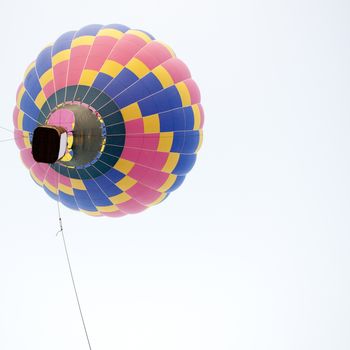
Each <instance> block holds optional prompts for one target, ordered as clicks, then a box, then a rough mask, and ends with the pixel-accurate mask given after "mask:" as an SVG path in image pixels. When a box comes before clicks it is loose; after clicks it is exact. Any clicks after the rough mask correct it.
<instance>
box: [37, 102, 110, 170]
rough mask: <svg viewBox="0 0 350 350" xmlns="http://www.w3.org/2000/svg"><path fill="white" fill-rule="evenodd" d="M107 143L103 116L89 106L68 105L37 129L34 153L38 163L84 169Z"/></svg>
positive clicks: (57, 110)
mask: <svg viewBox="0 0 350 350" xmlns="http://www.w3.org/2000/svg"><path fill="white" fill-rule="evenodd" d="M105 144H106V128H105V125H104V122H103V119H102V118H101V116H100V115H99V114H98V113H97V112H96V111H94V110H92V109H90V108H88V106H86V105H82V104H76V103H66V104H64V105H61V106H59V107H58V108H57V109H55V110H54V111H53V112H52V113H51V115H50V116H49V117H48V119H47V121H46V124H45V125H42V126H39V127H37V128H36V129H35V130H34V133H33V140H32V154H33V158H34V160H35V161H36V162H38V163H47V164H54V163H57V162H59V164H60V165H62V166H66V167H70V168H84V167H86V166H89V165H90V164H93V163H94V162H96V160H97V159H98V158H99V157H100V156H101V153H102V151H103V149H104V146H105Z"/></svg>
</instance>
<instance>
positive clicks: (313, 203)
mask: <svg viewBox="0 0 350 350" xmlns="http://www.w3.org/2000/svg"><path fill="white" fill-rule="evenodd" d="M0 13H1V22H0V29H1V33H2V36H1V51H0V52H1V56H0V62H1V67H2V74H1V84H0V96H1V97H0V106H1V115H0V125H1V126H5V127H12V109H13V107H14V104H15V94H16V90H17V86H18V84H19V83H20V81H21V78H22V76H23V73H24V70H25V69H26V67H27V65H28V64H29V63H30V62H31V61H32V60H33V59H35V57H36V55H37V53H38V52H39V51H40V50H41V49H42V48H43V47H44V46H46V44H47V43H50V42H53V41H54V40H55V39H56V38H57V37H58V36H59V35H60V34H61V33H63V32H65V31H68V30H72V29H79V28H80V27H82V26H84V25H86V24H91V23H101V24H109V23H122V24H126V25H128V26H130V27H133V28H140V29H144V30H146V31H148V32H150V33H152V34H153V35H154V36H155V37H156V38H158V39H160V40H162V41H164V42H166V43H168V44H169V45H170V46H172V47H173V49H174V50H175V52H176V53H177V55H178V56H179V57H180V58H181V59H183V60H184V61H185V62H186V63H187V64H188V66H189V67H190V69H191V72H192V75H193V77H194V79H195V80H196V81H197V83H198V85H199V87H200V89H201V92H202V101H203V106H204V109H205V112H206V123H205V134H204V137H205V138H204V144H203V148H202V150H201V151H200V154H199V157H198V162H197V163H196V165H195V167H194V169H193V170H192V172H191V173H190V174H189V176H188V177H187V179H186V181H185V183H184V184H183V186H182V187H181V188H180V189H179V190H178V191H176V192H175V193H173V194H172V195H171V196H170V197H169V198H168V199H167V200H166V201H165V202H163V203H162V204H161V205H159V206H156V207H153V208H151V209H149V210H148V211H145V212H143V213H141V214H138V215H132V216H127V217H124V218H121V219H110V218H90V217H87V216H86V215H84V214H81V213H77V212H72V211H70V210H68V209H66V208H64V209H63V213H62V215H63V220H64V225H65V231H66V237H67V241H68V245H69V248H70V252H71V257H72V264H73V269H74V271H75V273H76V280H77V286H78V289H79V291H80V295H81V302H82V307H83V310H84V312H85V317H86V323H87V327H88V331H89V333H90V338H91V344H92V347H93V349H94V350H102V349H103V350H116V349H118V350H140V349H142V350H147V349H152V350H180V349H181V350H216V349H220V350H233V349H234V350H257V349H258V350H265V349H266V350H281V349H283V350H310V349H317V350H326V349H327V350H328V349H330V350H331V349H332V350H334V349H336V350H348V349H349V348H350V332H349V329H350V298H349V295H350V255H349V248H350V232H349V229H350V217H349V211H350V199H349V198H350V164H349V149H350V140H349V133H350V118H349V110H350V109H349V107H350V106H349V93H350V83H349V82H350V66H349V62H350V44H349V37H350V25H349V16H350V5H349V2H348V1H345V0H344V1H336V0H333V1H330V0H329V1H327V0H318V1H316V0H293V1H292V0H290V1H287V0H285V1H283V0H274V1H273V0H266V1H258V0H256V1H252V0H244V1H243V0H242V1H229V0H227V1H224V0H217V1H212V0H211V1H206V0H203V1H191V0H186V1H185V0H177V1H173V2H169V1H160V0H158V1H157V0H147V1H141V0H137V1H136V0H131V1H109V0H100V1H95V2H93V1H82V0H77V1H67V0H61V1H58V2H52V1H38V0H33V1H26V2H24V1H23V2H22V1H18V0H12V1H6V2H4V1H3V2H1V4H0ZM0 136H1V137H0V139H4V138H8V137H9V136H8V134H6V133H5V132H0ZM0 147H1V148H0V149H1V157H2V159H1V165H0V166H1V172H0V193H1V224H0V348H1V349H6V350H23V349H26V350H31V349H33V350H48V349H50V350H62V349H67V350H68V349H74V350H80V349H81V350H84V349H88V347H87V344H86V341H85V338H84V333H83V329H82V326H81V323H80V319H79V314H78V310H77V307H76V303H75V299H74V293H73V290H72V286H71V281H70V279H69V273H68V269H67V265H66V261H65V256H64V251H63V246H62V241H61V239H60V238H59V237H56V236H55V233H56V231H57V230H58V222H57V208H56V204H55V202H54V201H52V200H51V199H50V198H49V197H48V196H47V195H46V194H45V193H44V192H43V191H42V190H40V188H39V187H37V186H36V185H35V184H34V182H33V181H32V180H31V178H30V176H29V174H28V172H27V170H26V169H25V167H24V166H23V165H22V164H21V161H20V159H19V155H18V151H17V149H16V147H15V145H14V144H13V143H1V144H0Z"/></svg>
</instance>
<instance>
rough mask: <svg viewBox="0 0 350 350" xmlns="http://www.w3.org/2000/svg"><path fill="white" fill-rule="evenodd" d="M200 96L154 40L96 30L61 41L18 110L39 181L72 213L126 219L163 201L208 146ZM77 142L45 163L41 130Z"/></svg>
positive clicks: (19, 129)
mask: <svg viewBox="0 0 350 350" xmlns="http://www.w3.org/2000/svg"><path fill="white" fill-rule="evenodd" d="M203 120H204V114H203V109H202V106H201V104H200V92H199V89H198V87H197V85H196V83H195V82H194V81H193V80H192V79H191V75H190V72H189V70H188V68H187V67H186V65H185V64H184V63H183V62H182V61H181V60H179V59H178V58H176V56H175V54H174V52H173V51H172V50H171V49H170V48H169V47H168V46H167V45H165V44H163V43H161V42H159V41H157V40H155V39H154V38H153V37H152V36H151V35H150V34H148V33H146V32H144V31H141V30H133V29H129V28H128V27H126V26H123V25H107V26H102V25H89V26H86V27H83V28H81V29H80V30H78V31H71V32H68V33H65V34H63V35H61V36H60V37H59V38H58V39H57V40H56V41H55V42H54V44H53V45H50V46H48V47H46V48H45V49H44V50H43V51H42V52H41V53H40V54H39V55H38V57H37V58H36V60H35V61H34V62H33V63H32V64H31V65H30V66H29V67H28V69H27V71H26V73H25V76H24V80H23V83H22V84H21V85H20V86H19V89H18V93H17V104H16V107H15V110H14V126H15V133H16V143H17V146H18V148H19V149H20V154H21V158H22V160H23V162H24V164H25V166H26V167H27V168H28V169H29V171H30V175H31V176H32V178H33V179H34V181H35V182H36V183H37V184H38V185H39V186H41V187H42V188H43V189H44V190H45V191H46V193H47V194H48V195H49V196H50V197H52V198H53V199H55V200H59V201H60V202H62V203H63V204H64V205H65V206H67V207H69V208H71V209H74V210H80V211H82V212H84V213H87V214H90V215H94V216H102V215H104V216H112V217H118V216H123V215H125V214H129V213H137V212H140V211H142V210H144V209H146V208H148V207H150V206H152V205H155V204H157V203H159V202H161V201H163V200H164V199H165V198H166V197H167V196H168V195H169V194H170V193H171V192H172V191H174V190H175V189H177V188H178V187H179V186H180V185H181V184H182V182H183V181H184V179H185V176H186V174H187V173H188V172H189V171H190V170H191V169H192V167H193V165H194V163H195V161H196V154H197V152H198V150H199V148H200V145H201V142H202V127H203ZM51 125H56V126H57V127H59V128H64V130H66V132H67V138H68V142H67V149H66V153H65V155H64V156H63V157H62V158H61V159H60V160H58V161H57V162H55V163H53V164H46V163H41V162H36V161H35V160H34V158H33V154H32V139H33V133H34V130H35V129H36V128H38V127H40V126H51Z"/></svg>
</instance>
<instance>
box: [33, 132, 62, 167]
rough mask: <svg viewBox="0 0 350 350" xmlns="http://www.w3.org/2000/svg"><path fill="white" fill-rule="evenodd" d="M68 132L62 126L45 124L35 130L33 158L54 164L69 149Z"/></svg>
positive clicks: (40, 161)
mask: <svg viewBox="0 0 350 350" xmlns="http://www.w3.org/2000/svg"><path fill="white" fill-rule="evenodd" d="M67 140H68V134H67V131H66V129H65V128H63V127H61V126H53V125H45V126H39V127H37V128H36V129H35V130H34V133H33V141H32V154H33V158H34V160H35V161H36V162H38V163H47V164H53V163H56V162H57V161H58V160H59V159H61V158H62V157H63V156H64V155H65V153H66V150H67Z"/></svg>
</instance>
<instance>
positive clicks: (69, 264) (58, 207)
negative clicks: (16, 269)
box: [56, 200, 92, 350]
mask: <svg viewBox="0 0 350 350" xmlns="http://www.w3.org/2000/svg"><path fill="white" fill-rule="evenodd" d="M57 210H58V221H59V225H60V230H59V231H58V232H57V234H56V236H57V235H58V234H60V233H61V236H62V241H63V245H64V251H65V253H66V258H67V263H68V267H69V272H70V276H71V279H72V284H73V288H74V293H75V298H76V301H77V304H78V308H79V313H80V318H81V321H82V323H83V327H84V331H85V335H86V340H87V342H88V345H89V349H90V350H92V348H91V343H90V339H89V334H88V332H87V328H86V324H85V320H84V315H83V312H82V309H81V305H80V300H79V294H78V291H77V287H76V284H75V280H74V275H73V270H72V265H71V262H70V258H69V253H68V249H67V242H66V238H65V236H64V230H63V222H62V216H61V209H60V203H59V200H57Z"/></svg>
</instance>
